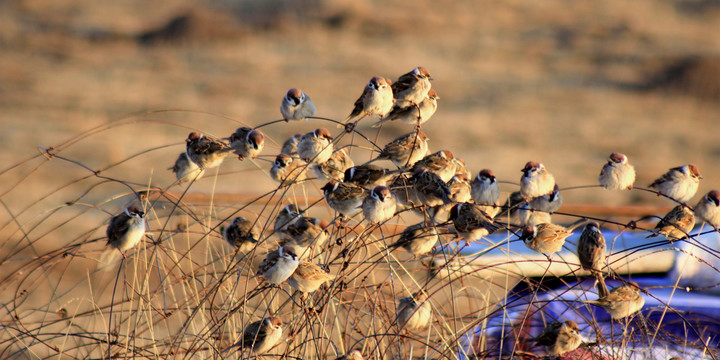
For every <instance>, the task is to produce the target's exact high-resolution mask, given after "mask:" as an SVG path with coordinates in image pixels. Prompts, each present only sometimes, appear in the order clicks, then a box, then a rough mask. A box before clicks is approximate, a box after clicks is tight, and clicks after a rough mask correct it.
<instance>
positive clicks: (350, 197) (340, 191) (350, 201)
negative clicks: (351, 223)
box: [321, 180, 365, 217]
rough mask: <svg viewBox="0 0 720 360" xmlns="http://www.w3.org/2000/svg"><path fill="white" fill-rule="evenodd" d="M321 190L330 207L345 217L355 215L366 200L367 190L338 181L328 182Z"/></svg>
mask: <svg viewBox="0 0 720 360" xmlns="http://www.w3.org/2000/svg"><path fill="white" fill-rule="evenodd" d="M321 190H322V191H323V195H324V196H325V201H326V202H327V203H328V205H330V207H331V208H333V210H335V211H337V212H339V213H340V215H342V216H345V217H349V216H351V215H353V214H355V213H356V212H357V211H358V210H359V209H360V207H361V205H362V203H363V199H365V189H363V188H361V187H359V186H357V185H353V184H348V183H344V182H340V181H336V180H332V181H330V182H328V183H327V184H325V186H323V187H322V188H321Z"/></svg>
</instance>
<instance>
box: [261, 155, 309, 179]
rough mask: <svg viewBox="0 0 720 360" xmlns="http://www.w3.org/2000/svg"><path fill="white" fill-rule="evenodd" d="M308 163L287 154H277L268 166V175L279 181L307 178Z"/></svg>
mask: <svg viewBox="0 0 720 360" xmlns="http://www.w3.org/2000/svg"><path fill="white" fill-rule="evenodd" d="M307 168H308V163H306V162H305V161H303V160H301V159H298V158H294V157H292V156H290V155H288V154H279V155H278V156H277V157H275V162H274V163H273V165H272V167H271V168H270V177H271V178H272V179H273V180H275V181H277V182H279V183H288V184H291V183H296V182H300V181H303V180H307Z"/></svg>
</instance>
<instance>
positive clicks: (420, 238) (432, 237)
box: [388, 222, 440, 257]
mask: <svg viewBox="0 0 720 360" xmlns="http://www.w3.org/2000/svg"><path fill="white" fill-rule="evenodd" d="M438 241H440V235H439V234H438V230H437V227H435V226H427V225H426V224H425V223H424V222H420V223H418V224H415V225H411V226H408V227H406V228H405V230H403V231H402V233H400V238H399V239H398V241H396V242H394V243H392V244H390V245H388V248H390V249H395V248H399V247H401V248H403V249H405V250H407V251H408V252H410V253H411V254H413V256H415V257H418V256H420V255H424V254H427V253H429V252H430V250H432V249H433V248H434V247H435V244H437V242H438Z"/></svg>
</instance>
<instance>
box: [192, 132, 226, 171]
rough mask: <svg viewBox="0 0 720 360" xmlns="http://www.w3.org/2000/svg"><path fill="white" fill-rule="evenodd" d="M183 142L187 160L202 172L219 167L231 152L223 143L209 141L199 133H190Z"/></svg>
mask: <svg viewBox="0 0 720 360" xmlns="http://www.w3.org/2000/svg"><path fill="white" fill-rule="evenodd" d="M185 142H186V146H185V147H186V151H185V152H186V153H187V156H188V158H189V159H190V161H192V162H194V163H195V165H197V166H198V167H199V168H201V169H203V170H204V169H210V168H214V167H216V166H219V165H220V164H221V163H222V162H223V160H224V159H225V157H226V156H227V155H228V154H229V153H230V152H232V151H233V149H232V148H231V147H229V146H228V145H227V144H225V143H224V142H222V141H219V140H213V139H210V138H208V137H206V136H205V134H201V133H199V132H191V133H190V135H188V138H187V140H186V141H185Z"/></svg>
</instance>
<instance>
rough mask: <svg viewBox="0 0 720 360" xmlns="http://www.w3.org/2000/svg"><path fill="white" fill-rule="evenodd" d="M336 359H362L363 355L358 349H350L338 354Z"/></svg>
mask: <svg viewBox="0 0 720 360" xmlns="http://www.w3.org/2000/svg"><path fill="white" fill-rule="evenodd" d="M336 360H363V355H362V352H360V350H357V349H355V350H352V351H350V352H349V353H347V354H345V355H342V356H339V357H338V358H337V359H336Z"/></svg>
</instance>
